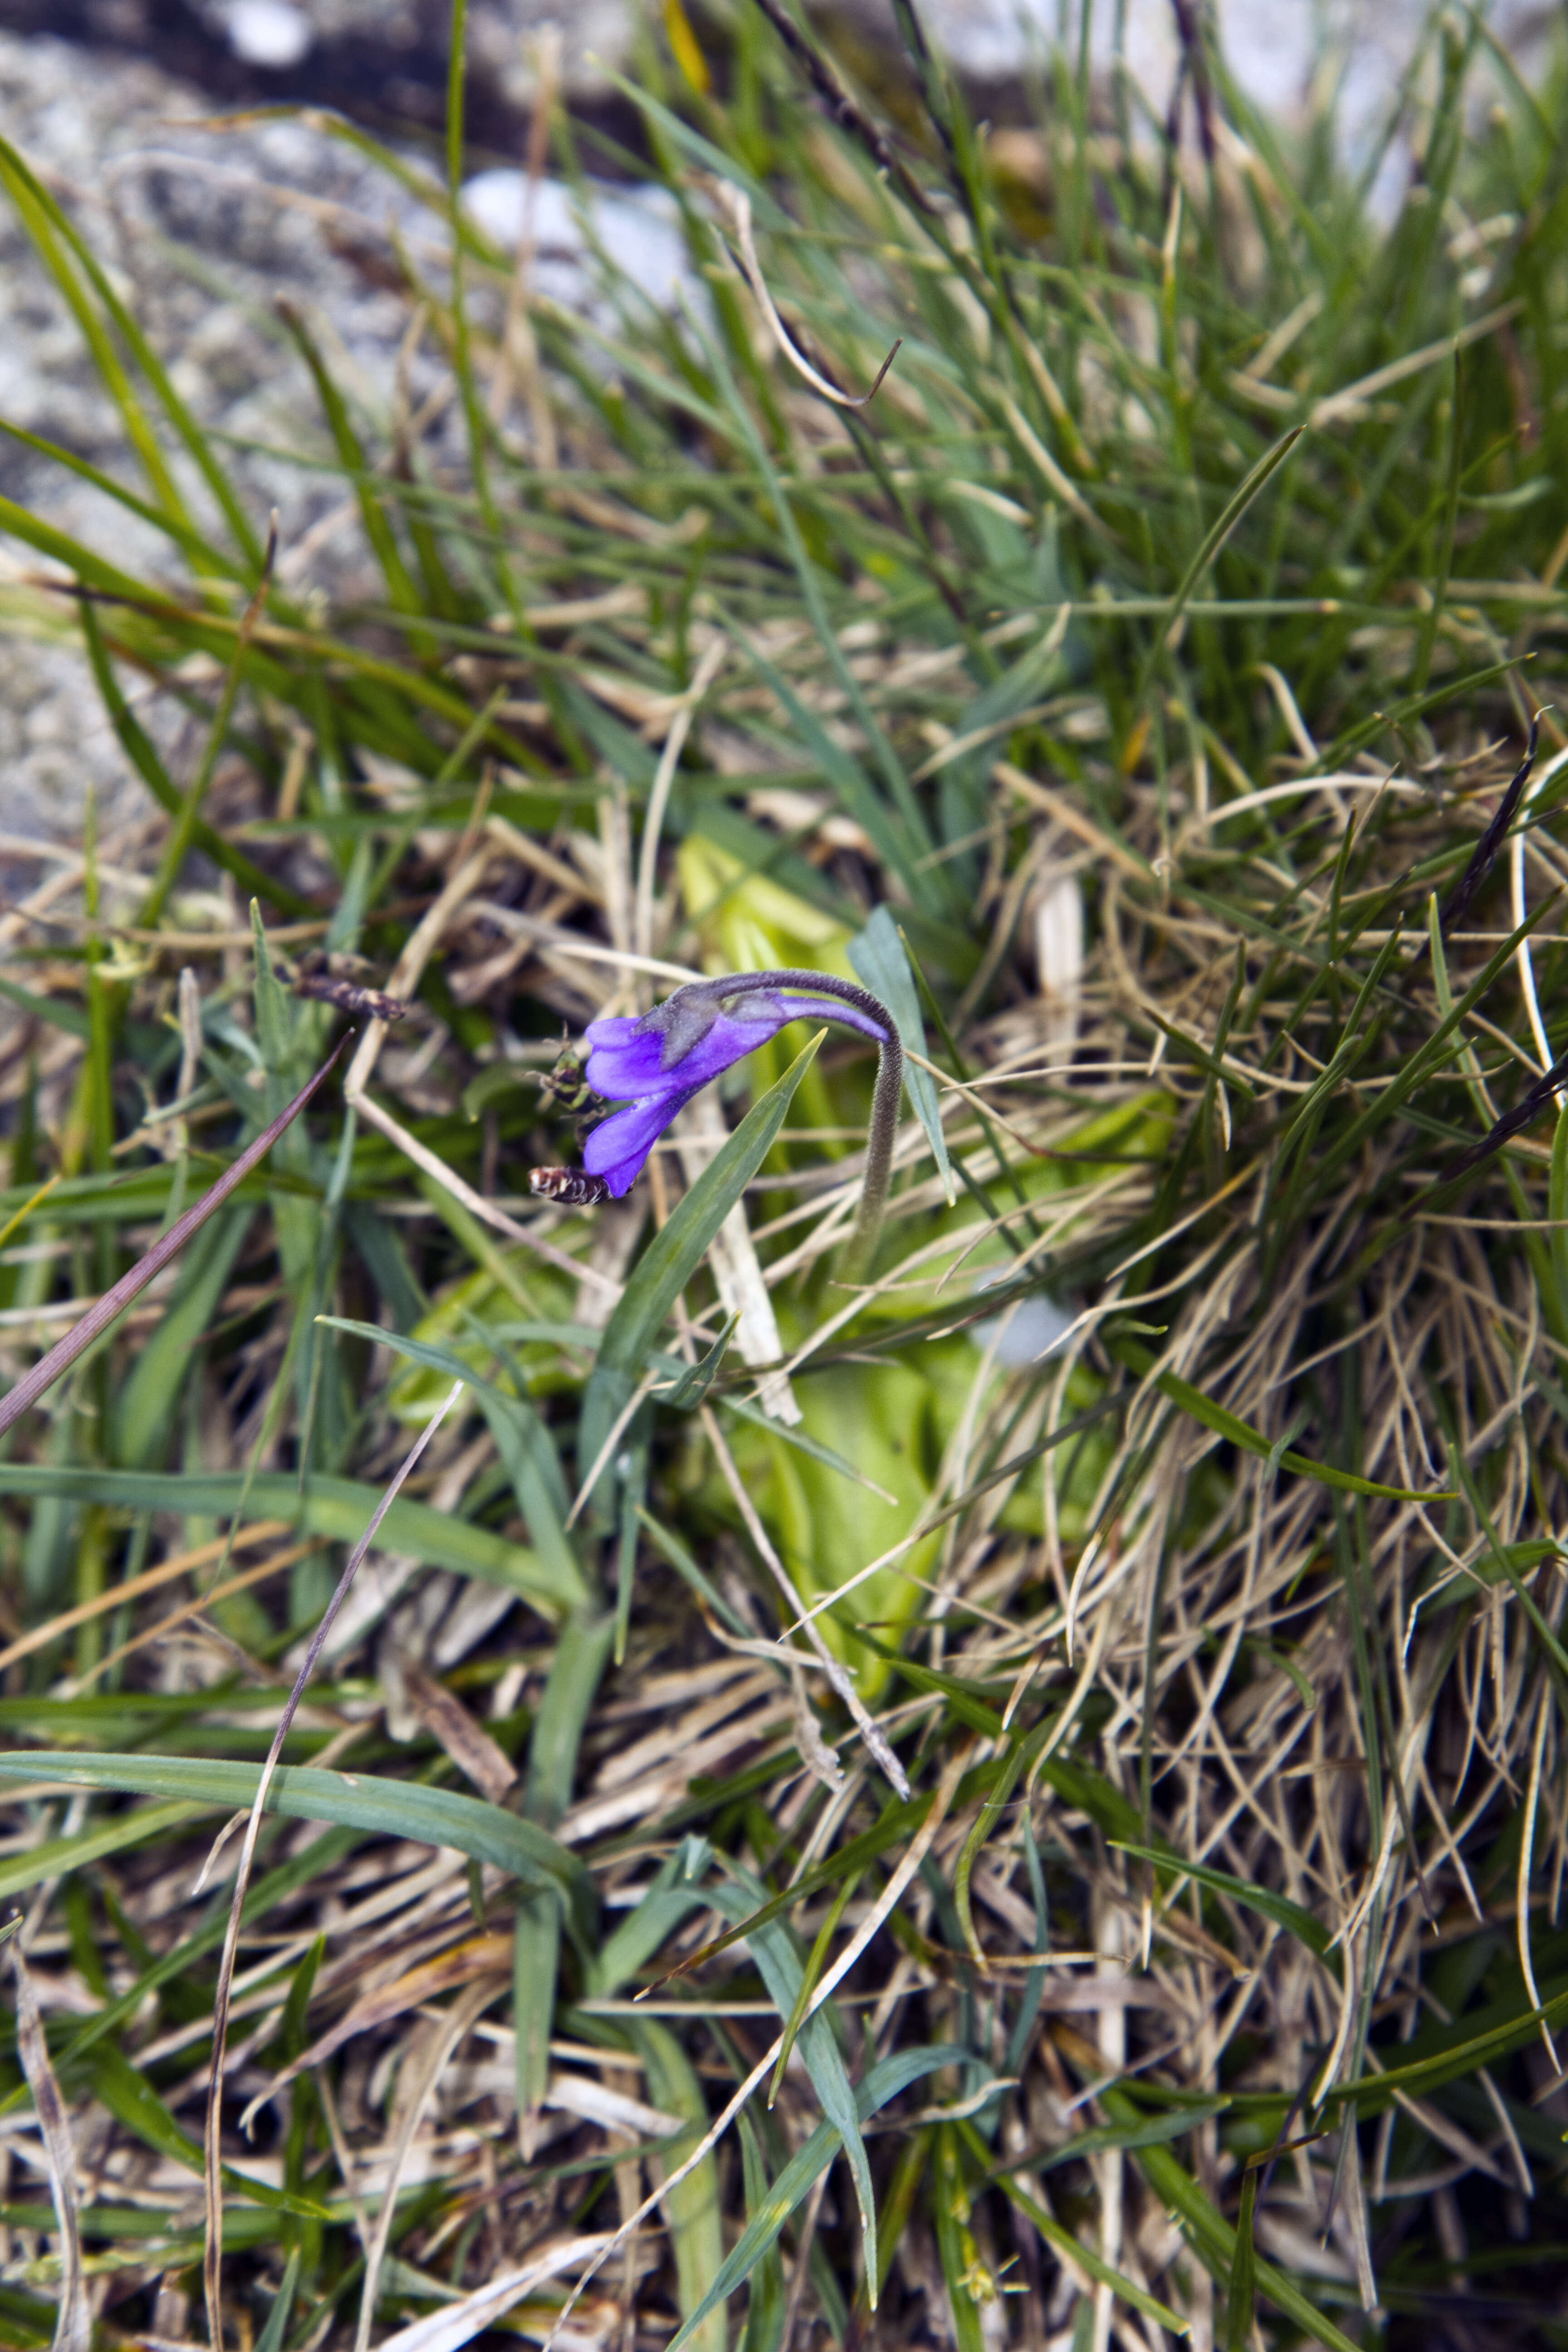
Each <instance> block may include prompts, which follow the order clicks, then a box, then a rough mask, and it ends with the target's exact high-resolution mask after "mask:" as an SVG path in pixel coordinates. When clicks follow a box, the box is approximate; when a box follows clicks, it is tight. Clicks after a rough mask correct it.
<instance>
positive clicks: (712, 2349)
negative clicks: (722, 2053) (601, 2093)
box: [632, 2019, 728, 2352]
mask: <svg viewBox="0 0 1568 2352" xmlns="http://www.w3.org/2000/svg"><path fill="white" fill-rule="evenodd" d="M632 2032H633V2034H634V2036H635V2038H636V2041H637V2048H638V2050H639V2051H640V2052H641V2053H642V2062H643V2071H644V2074H645V2076H646V2078H647V2094H648V2097H649V2100H650V2101H651V2102H652V2104H653V2105H655V2106H656V2107H659V2108H662V2109H663V2111H664V2112H665V2113H666V2114H667V2115H672V2116H684V2117H685V2119H686V2121H687V2122H688V2123H689V2124H690V2125H691V2126H692V2127H693V2128H692V2132H691V2134H690V2135H689V2137H688V2138H687V2139H686V2140H685V2141H682V2140H679V2139H678V2140H675V2141H673V2142H672V2143H671V2146H670V2148H669V2154H668V2162H669V2164H670V2166H671V2167H674V2166H676V2165H679V2163H680V2161H681V2159H682V2158H683V2157H685V2156H686V2155H687V2154H688V2152H689V2147H691V2146H692V2145H693V2144H694V2143H695V2141H696V2138H697V2137H698V2136H699V2135H700V2133H701V2132H703V2131H705V2130H706V2129H707V2126H708V2102H707V2100H706V2098H705V2097H704V2096H703V2093H702V2085H701V2084H700V2081H699V2080H698V2077H697V2070H696V2068H695V2067H694V2066H693V2065H692V2063H691V2061H690V2059H689V2057H688V2056H687V2054H686V2053H685V2051H684V2050H683V2049H682V2048H681V2046H680V2044H679V2042H678V2041H677V2040H676V2038H675V2036H674V2034H673V2033H671V2032H669V2031H668V2027H666V2026H662V2025H657V2024H655V2023H654V2022H653V2021H652V2020H651V2019H649V2020H646V2021H645V2020H640V2019H639V2020H638V2021H637V2022H636V2023H634V2025H633V2028H632ZM655 2161H656V2162H658V2161H661V2159H658V2158H656V2159H655ZM664 2211H665V2220H666V2221H667V2222H668V2225H669V2242H670V2248H671V2251H672V2252H673V2253H674V2255H675V2276H676V2284H677V2291H678V2294H679V2302H680V2312H681V2319H682V2323H683V2324H682V2326H681V2331H680V2335H681V2340H682V2341H683V2342H685V2343H687V2344H689V2345H690V2346H691V2347H692V2352H724V2347H725V2344H726V2342H727V2340H728V2338H727V2330H726V2327H725V2322H724V2311H723V2306H722V2305H721V2304H720V2305H715V2304H714V2303H713V2302H712V2299H711V2297H710V2294H709V2292H708V2290H709V2288H710V2285H711V2284H712V2281H713V2279H714V2278H715V2276H716V2275H717V2274H718V2272H719V2270H720V2267H721V2264H722V2263H723V2259H724V2226H723V2221H722V2219H721V2212H720V2204H719V2167H718V2164H717V2162H716V2161H715V2159H714V2158H713V2157H712V2156H711V2155H709V2156H705V2157H704V2158H703V2159H702V2161H701V2163H700V2165H698V2166H697V2167H696V2168H695V2169H694V2170H693V2171H691V2172H689V2174H688V2175H687V2177H686V2179H684V2180H682V2181H679V2182H678V2183H677V2184H676V2185H675V2186H674V2187H673V2188H672V2189H670V2190H669V2192H668V2196H667V2197H666V2199H665V2204H664Z"/></svg>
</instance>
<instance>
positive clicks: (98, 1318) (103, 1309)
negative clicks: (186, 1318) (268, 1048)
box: [0, 1030, 353, 1436]
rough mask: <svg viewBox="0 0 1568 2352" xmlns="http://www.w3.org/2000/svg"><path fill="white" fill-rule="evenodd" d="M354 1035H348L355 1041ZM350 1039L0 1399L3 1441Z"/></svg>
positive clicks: (236, 1177) (256, 1159)
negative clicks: (128, 1269)
mask: <svg viewBox="0 0 1568 2352" xmlns="http://www.w3.org/2000/svg"><path fill="white" fill-rule="evenodd" d="M352 1034H353V1032H352V1030H351V1031H350V1033H349V1035H351V1036H352ZM347 1043H348V1037H343V1038H342V1039H340V1041H339V1043H338V1044H337V1045H334V1046H333V1048H332V1050H331V1053H330V1054H329V1055H328V1056H327V1058H326V1060H325V1061H324V1062H323V1063H322V1064H321V1068H320V1069H319V1070H318V1071H317V1072H316V1074H315V1076H314V1077H313V1078H311V1079H310V1081H309V1083H308V1084H307V1085H305V1086H303V1087H300V1091H299V1093H298V1094H297V1095H296V1096H295V1097H294V1099H293V1101H292V1102H291V1103H289V1104H288V1105H287V1106H286V1107H285V1108H283V1109H282V1110H281V1111H279V1114H278V1117H277V1118H275V1119H274V1120H273V1121H272V1124H271V1125H270V1127H264V1128H263V1129H262V1130H261V1133H260V1134H259V1135H258V1137H257V1139H256V1140H255V1142H254V1143H251V1144H247V1146H246V1149H245V1150H243V1151H242V1152H241V1153H240V1155H239V1157H238V1159H237V1160H235V1161H234V1162H233V1164H232V1165H231V1166H230V1167H228V1168H226V1169H225V1171H224V1172H223V1174H222V1175H221V1176H220V1177H219V1178H218V1180H217V1182H216V1184H214V1185H213V1186H212V1188H211V1189H210V1191H208V1192H204V1193H203V1194H202V1197H201V1199H200V1200H199V1201H198V1202H196V1203H195V1206H194V1207H193V1208H189V1209H187V1210H186V1211H185V1213H184V1216H183V1217H182V1218H181V1219H180V1220H179V1222H178V1223H177V1224H173V1225H171V1226H170V1228H169V1230H168V1232H167V1233H166V1234H162V1235H160V1237H159V1239H158V1240H157V1241H155V1242H154V1243H153V1246H152V1248H151V1249H150V1250H149V1251H148V1252H147V1253H146V1255H145V1256H143V1257H140V1258H138V1259H137V1261H136V1264H135V1265H133V1266H132V1268H131V1271H130V1273H129V1274H124V1275H121V1278H120V1280H119V1281H118V1282H117V1283H116V1284H115V1285H114V1287H113V1289H112V1290H106V1291H105V1292H104V1294H103V1297H101V1298H100V1300H99V1301H98V1303H97V1305H96V1306H95V1307H91V1308H90V1309H89V1312H88V1313H87V1314H86V1315H84V1316H83V1317H82V1318H81V1321H80V1322H79V1323H78V1324H76V1325H75V1326H74V1327H73V1328H72V1329H70V1330H69V1331H68V1332H67V1333H66V1336H65V1338H64V1339H61V1340H59V1341H58V1343H57V1344H56V1345H55V1346H54V1347H52V1348H51V1349H49V1352H48V1354H47V1356H45V1357H44V1358H43V1360H42V1361H41V1362H39V1363H37V1364H35V1365H34V1366H33V1369H32V1370H31V1371H30V1372H27V1373H26V1374H25V1375H24V1377H23V1378H22V1379H21V1380H19V1381H17V1382H16V1386H15V1388H13V1389H10V1390H8V1391H6V1393H5V1396H4V1397H0V1436H4V1434H5V1432H6V1430H8V1429H9V1428H11V1427H12V1425H13V1424H14V1423H16V1422H18V1421H20V1419H21V1417H22V1415H23V1414H24V1413H25V1412H26V1411H27V1410H28V1408H29V1406H31V1405H34V1404H36V1403H37V1401H38V1399H39V1398H40V1397H41V1396H42V1395H43V1394H44V1392H45V1391H46V1390H47V1389H51V1388H53V1386H54V1384H55V1382H56V1381H58V1379H59V1377H60V1375H61V1373H62V1372H67V1371H68V1370H70V1368H71V1366H72V1365H73V1364H74V1363H75V1362H76V1360H77V1359H78V1357H79V1356H81V1355H84V1354H85V1353H86V1352H87V1350H88V1349H89V1348H90V1347H91V1346H92V1344H93V1341H94V1340H95V1339H100V1338H101V1337H102V1335H103V1333H104V1332H105V1331H107V1330H108V1328H109V1327H110V1324H111V1323H112V1322H113V1321H114V1320H115V1318H116V1317H117V1316H119V1315H121V1314H123V1312H124V1310H125V1309H126V1307H129V1306H130V1304H131V1302H132V1299H133V1298H136V1297H140V1295H141V1293H142V1291H143V1290H145V1289H146V1287H147V1285H148V1284H149V1283H150V1282H151V1281H152V1280H153V1277H154V1276H156V1275H159V1274H161V1273H162V1272H163V1268H164V1267H165V1266H166V1265H169V1264H170V1263H171V1262H172V1260H174V1258H177V1257H178V1256H179V1255H180V1252H181V1251H182V1250H183V1249H184V1246H185V1244H186V1243H187V1242H188V1241H189V1240H190V1238H191V1235H192V1234H195V1233H199V1232H200V1230H201V1228H202V1226H203V1225H205V1223H206V1221H207V1219H208V1218H209V1217H210V1216H211V1215H212V1214H213V1213H214V1211H215V1210H216V1209H221V1208H222V1206H223V1204H224V1202H226V1200H227V1199H228V1197H229V1195H230V1193H231V1192H237V1190H238V1188H239V1186H240V1185H241V1184H243V1183H244V1181H245V1180H246V1178H247V1176H248V1175H249V1173H250V1171H251V1170H252V1169H253V1168H256V1167H258V1166H259V1164H260V1162H261V1161H262V1160H265V1159H266V1157H267V1155H268V1152H269V1151H270V1150H271V1149H272V1147H273V1145H274V1144H275V1143H276V1142H277V1140H278V1139H279V1136H280V1135H282V1134H283V1133H284V1132H285V1131H286V1129H289V1127H291V1126H292V1125H293V1123H294V1121H295V1119H297V1118H299V1116H300V1112H301V1111H302V1110H303V1109H304V1108H305V1106H306V1104H307V1103H308V1102H309V1101H310V1097H311V1096H312V1095H313V1094H314V1093H315V1091H316V1089H317V1087H319V1086H320V1085H321V1081H322V1079H323V1078H324V1077H325V1076H326V1075H327V1073H328V1071H329V1070H330V1069H331V1066H332V1065H333V1063H334V1062H335V1061H336V1060H337V1058H338V1055H340V1054H341V1053H342V1050H343V1046H344V1045H347Z"/></svg>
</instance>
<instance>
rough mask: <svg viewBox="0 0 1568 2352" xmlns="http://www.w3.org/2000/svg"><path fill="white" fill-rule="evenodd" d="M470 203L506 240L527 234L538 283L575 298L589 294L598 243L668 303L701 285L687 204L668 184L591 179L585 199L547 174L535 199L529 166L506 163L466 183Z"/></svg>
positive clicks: (476, 216)
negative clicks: (685, 230) (690, 246)
mask: <svg viewBox="0 0 1568 2352" xmlns="http://www.w3.org/2000/svg"><path fill="white" fill-rule="evenodd" d="M463 208H464V210H465V211H466V212H467V214H468V217H469V218H470V220H472V221H473V222H474V223H475V224H476V226H479V228H481V229H483V231H484V232H485V235H486V236H489V237H493V238H494V240H495V242H496V243H497V244H498V245H500V246H505V247H518V246H520V245H521V243H522V242H523V239H524V238H525V237H526V238H527V239H528V240H529V242H530V243H531V247H532V250H533V260H532V265H531V269H530V273H529V275H530V278H531V283H532V284H533V285H534V286H535V287H536V288H537V289H538V290H539V291H540V293H542V294H547V295H549V296H550V297H551V299H552V300H554V301H557V302H561V303H563V304H566V305H568V306H578V305H581V304H582V303H583V302H584V299H585V298H586V297H587V295H588V292H589V289H590V285H591V282H592V277H593V263H592V247H593V245H594V244H595V243H597V244H598V245H599V246H600V247H602V248H603V250H604V252H605V256H606V257H607V258H608V260H609V261H610V263H611V265H612V267H613V268H615V269H616V270H617V271H619V272H622V273H624V275H625V277H626V278H627V280H628V281H629V282H630V283H631V284H632V285H634V286H636V287H637V288H639V289H641V291H642V292H643V293H644V294H646V295H647V298H648V299H649V301H651V302H654V303H657V304H658V307H659V308H660V309H661V310H673V309H675V308H678V307H679V300H680V294H681V290H682V289H683V288H690V289H695V288H696V286H697V282H698V281H697V279H696V278H695V277H694V276H693V274H692V270H691V266H690V263H689V259H688V257H687V252H686V241H685V239H684V238H683V236H681V234H680V227H679V218H680V215H679V206H678V205H677V204H676V201H675V199H674V197H673V196H672V195H671V194H670V193H669V191H668V188H658V187H646V188H631V189H621V188H610V187H607V186H605V184H603V183H595V182H592V181H591V182H590V183H589V184H588V188H587V192H586V196H585V201H584V204H583V205H579V203H578V200H577V198H576V196H575V195H574V193H573V191H572V189H571V188H569V187H568V186H567V184H566V183H565V182H564V181H563V180H556V179H552V178H549V177H548V176H546V177H543V178H541V179H539V180H538V181H536V182H534V183H533V187H532V194H531V196H530V184H529V178H528V174H527V173H526V172H519V171H516V170H513V169H510V167H505V166H498V167H497V168H496V169H495V170H493V171H489V172H478V173H475V175H474V177H473V178H472V179H471V180H469V181H468V182H467V183H466V184H465V185H464V188H463Z"/></svg>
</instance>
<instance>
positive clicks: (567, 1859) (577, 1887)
mask: <svg viewBox="0 0 1568 2352" xmlns="http://www.w3.org/2000/svg"><path fill="white" fill-rule="evenodd" d="M260 1779H261V1768H260V1766H259V1765H257V1764H234V1763H227V1762H224V1761H222V1760H220V1759H217V1758H215V1757H205V1756H133V1755H110V1756H79V1755H75V1754H68V1753H66V1752H65V1751H63V1750H57V1749H54V1748H13V1749H12V1750H10V1751H9V1753H7V1754H5V1755H0V1783H4V1782H6V1781H14V1782H17V1783H20V1784H24V1785H25V1784H26V1783H29V1782H32V1781H40V1782H43V1783H45V1784H46V1785H49V1786H54V1785H59V1786H63V1787H66V1788H72V1789H118V1790H123V1791H124V1792H125V1793H126V1794H128V1795H136V1796H150V1797H163V1798H168V1799H172V1800H173V1799H177V1800H178V1801H180V1802H181V1803H183V1804H186V1805H197V1806H202V1807H207V1808H211V1809H212V1810H214V1811H223V1812H231V1813H232V1812H237V1811H240V1810H241V1808H243V1807H245V1806H247V1805H250V1804H252V1803H254V1802H255V1799H256V1791H257V1789H258V1785H259V1783H260ZM267 1810H268V1812H273V1813H282V1814H286V1815H288V1816H289V1817H290V1818H291V1819H293V1820H295V1821H307V1822H343V1823H346V1824H347V1825H348V1826H349V1827H351V1828H353V1829H356V1830H360V1831H363V1832H365V1833H366V1834H367V1835H369V1836H373V1837H394V1838H406V1837H414V1838H421V1839H423V1840H424V1841H425V1843H426V1844H428V1845H432V1846H443V1845H447V1846H455V1847H456V1848H457V1850H458V1853H466V1854H470V1855H471V1856H472V1857H473V1859H474V1860H475V1861H476V1862H489V1863H493V1864H495V1865H496V1867H497V1869H498V1870H504V1871H507V1872H510V1874H511V1875H512V1876H513V1877H515V1878H516V1879H517V1880H518V1882H519V1884H520V1885H523V1886H528V1887H544V1886H554V1887H556V1888H558V1889H559V1890H560V1891H561V1893H562V1894H563V1895H564V1897H565V1898H566V1902H567V1906H568V1916H569V1918H570V1919H571V1920H572V1921H573V1923H574V1926H575V1927H579V1928H582V1927H584V1924H585V1923H586V1922H587V1921H588V1920H589V1919H591V1917H592V1916H593V1912H594V1908H595V1895H594V1889H593V1882H592V1880H591V1879H590V1878H589V1876H588V1874H587V1873H586V1871H585V1870H584V1867H583V1865H582V1864H581V1863H580V1862H579V1861H578V1859H577V1857H576V1855H575V1854H573V1853H569V1852H568V1851H567V1849H566V1848H565V1847H564V1846H563V1845H561V1844H559V1843H557V1842H556V1840H555V1839H554V1838H552V1837H550V1836H548V1835H547V1834H546V1832H544V1831H543V1830H542V1829H540V1828H539V1827H538V1826H537V1825H536V1824H535V1823H534V1822H525V1821H522V1820H521V1819H520V1818H519V1816H518V1815H517V1814H516V1813H513V1812H510V1811H508V1810H507V1809H506V1807H505V1806H503V1805H489V1804H486V1803H484V1802H483V1801H481V1800H480V1799H479V1798H478V1797H465V1796H462V1795H460V1794H459V1793H458V1790H453V1789H426V1788H421V1787H420V1786H419V1785H418V1784H417V1783H416V1782H413V1781H408V1780H380V1779H378V1778H377V1777H376V1776H375V1775H374V1773H369V1772H322V1771H318V1770H316V1769H314V1768H313V1767H311V1766H310V1765H301V1764H280V1765H279V1767H278V1769H277V1770H276V1771H275V1772H274V1773H273V1775H272V1779H271V1782H270V1784H269V1786H268V1791H267Z"/></svg>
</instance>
